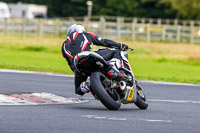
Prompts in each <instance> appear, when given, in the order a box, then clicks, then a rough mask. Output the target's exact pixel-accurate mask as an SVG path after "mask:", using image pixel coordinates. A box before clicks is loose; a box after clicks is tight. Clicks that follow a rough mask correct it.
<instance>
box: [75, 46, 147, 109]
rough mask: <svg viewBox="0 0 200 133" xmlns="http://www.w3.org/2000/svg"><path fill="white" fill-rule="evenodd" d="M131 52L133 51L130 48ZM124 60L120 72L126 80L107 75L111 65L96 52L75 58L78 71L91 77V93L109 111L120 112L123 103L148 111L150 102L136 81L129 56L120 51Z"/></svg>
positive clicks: (88, 52)
mask: <svg viewBox="0 0 200 133" xmlns="http://www.w3.org/2000/svg"><path fill="white" fill-rule="evenodd" d="M128 50H129V51H132V50H133V49H131V48H129V49H128ZM120 55H121V58H122V61H121V64H122V65H121V66H122V67H120V68H119V71H120V73H121V74H123V75H124V76H125V77H126V80H123V81H122V80H116V79H112V78H111V77H110V76H109V74H108V73H107V71H108V69H109V65H108V63H107V62H105V60H104V59H103V57H102V56H100V55H99V54H97V53H95V52H91V51H85V52H81V53H79V54H77V55H76V56H75V58H74V65H75V67H76V69H77V70H78V71H79V72H81V73H82V74H84V75H87V76H90V85H91V91H92V93H94V95H95V97H96V98H97V99H99V100H100V101H101V103H102V104H103V105H104V106H105V107H106V108H108V109H109V110H118V109H119V108H120V106H121V103H123V104H128V103H135V105H136V106H137V107H138V108H140V109H147V107H148V102H147V99H146V97H145V95H144V93H143V91H142V87H141V86H140V85H139V84H138V82H137V81H136V79H135V77H134V74H133V71H132V68H131V66H130V63H129V61H128V54H127V52H125V51H120Z"/></svg>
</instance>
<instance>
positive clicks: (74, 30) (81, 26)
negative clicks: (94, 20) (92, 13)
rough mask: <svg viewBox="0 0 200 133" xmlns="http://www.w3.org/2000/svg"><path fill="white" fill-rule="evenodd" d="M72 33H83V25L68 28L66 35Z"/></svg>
mask: <svg viewBox="0 0 200 133" xmlns="http://www.w3.org/2000/svg"><path fill="white" fill-rule="evenodd" d="M72 32H78V33H82V32H85V28H84V26H83V25H81V24H73V25H71V26H70V27H69V29H68V31H67V35H69V34H70V33H72Z"/></svg>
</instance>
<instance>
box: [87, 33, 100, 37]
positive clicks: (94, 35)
mask: <svg viewBox="0 0 200 133" xmlns="http://www.w3.org/2000/svg"><path fill="white" fill-rule="evenodd" d="M86 33H87V34H89V35H91V36H93V37H97V35H96V34H95V33H93V32H86Z"/></svg>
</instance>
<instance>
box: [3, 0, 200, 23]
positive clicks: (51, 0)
mask: <svg viewBox="0 0 200 133" xmlns="http://www.w3.org/2000/svg"><path fill="white" fill-rule="evenodd" d="M1 1H4V2H7V3H17V2H19V1H21V2H22V3H33V4H43V5H47V6H48V16H49V17H69V16H86V15H87V4H86V2H87V0H1ZM92 1H93V9H92V15H95V16H97V15H106V16H124V17H140V18H171V19H175V18H177V19H194V20H198V19H200V13H199V11H200V0H92Z"/></svg>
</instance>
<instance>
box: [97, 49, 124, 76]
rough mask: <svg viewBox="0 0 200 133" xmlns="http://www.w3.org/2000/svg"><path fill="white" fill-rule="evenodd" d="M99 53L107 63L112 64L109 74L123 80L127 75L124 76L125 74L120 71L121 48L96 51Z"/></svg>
mask: <svg viewBox="0 0 200 133" xmlns="http://www.w3.org/2000/svg"><path fill="white" fill-rule="evenodd" d="M96 52H97V53H98V54H99V55H101V56H102V57H103V58H104V59H105V60H106V61H107V64H108V65H109V66H110V67H109V69H108V75H109V76H110V77H111V78H116V79H120V80H123V79H125V78H126V77H124V75H123V74H121V73H120V72H119V70H118V69H119V67H120V64H121V60H122V59H121V56H120V50H118V49H113V50H112V49H100V50H98V51H96Z"/></svg>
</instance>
